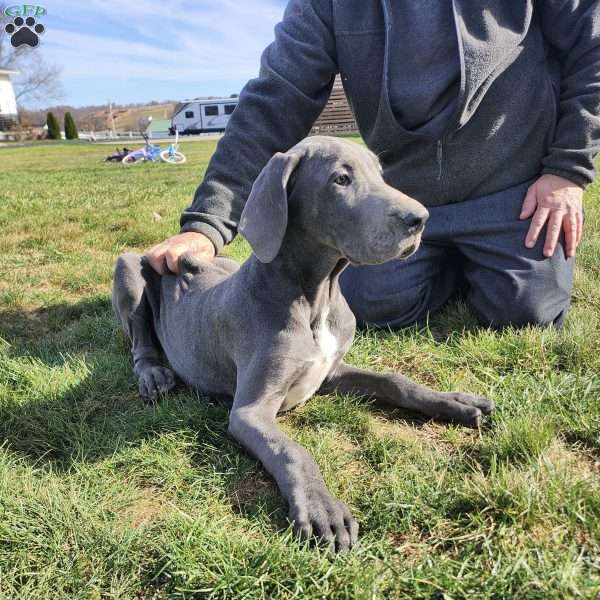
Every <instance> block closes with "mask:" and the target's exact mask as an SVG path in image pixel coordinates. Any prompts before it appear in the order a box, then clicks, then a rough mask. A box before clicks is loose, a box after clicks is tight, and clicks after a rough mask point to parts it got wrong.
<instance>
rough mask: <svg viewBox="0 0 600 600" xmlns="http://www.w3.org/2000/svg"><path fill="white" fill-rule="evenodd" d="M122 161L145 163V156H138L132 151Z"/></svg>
mask: <svg viewBox="0 0 600 600" xmlns="http://www.w3.org/2000/svg"><path fill="white" fill-rule="evenodd" d="M121 162H122V163H123V164H124V165H138V164H141V163H143V162H144V159H143V158H138V157H137V156H135V155H134V154H133V153H132V154H128V155H127V156H125V157H124V158H123V160H122V161H121Z"/></svg>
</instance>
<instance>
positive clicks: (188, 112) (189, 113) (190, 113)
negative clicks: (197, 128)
mask: <svg viewBox="0 0 600 600" xmlns="http://www.w3.org/2000/svg"><path fill="white" fill-rule="evenodd" d="M185 118H186V119H193V118H194V111H193V110H186V111H185Z"/></svg>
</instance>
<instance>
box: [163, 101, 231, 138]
mask: <svg viewBox="0 0 600 600" xmlns="http://www.w3.org/2000/svg"><path fill="white" fill-rule="evenodd" d="M237 104H238V97H237V96H231V97H229V98H194V99H193V100H184V101H183V102H180V103H179V104H178V105H177V106H176V107H175V110H174V112H173V117H172V118H171V128H170V129H169V133H170V134H171V135H174V134H175V129H177V130H178V131H179V133H180V134H182V135H190V134H193V133H218V132H220V131H225V126H226V125H227V122H228V121H229V117H230V116H231V115H232V113H233V111H234V110H235V107H236V106H237Z"/></svg>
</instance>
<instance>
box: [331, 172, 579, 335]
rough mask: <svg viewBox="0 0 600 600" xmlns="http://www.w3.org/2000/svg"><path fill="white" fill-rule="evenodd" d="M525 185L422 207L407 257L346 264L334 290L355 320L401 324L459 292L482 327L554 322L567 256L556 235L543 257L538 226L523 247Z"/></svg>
mask: <svg viewBox="0 0 600 600" xmlns="http://www.w3.org/2000/svg"><path fill="white" fill-rule="evenodd" d="M531 183H532V182H531V181H530V182H527V183H524V184H521V185H518V186H515V187H512V188H509V189H507V190H504V191H502V192H497V193H495V194H491V195H489V196H482V197H480V198H475V199H472V200H467V201H465V202H460V203H456V204H446V205H443V206H434V207H431V208H429V209H428V210H429V213H430V217H429V221H428V222H427V225H426V227H425V232H424V235H423V242H422V244H421V246H420V248H419V250H418V251H417V252H416V253H415V254H414V255H413V256H411V257H410V258H409V259H407V260H397V261H391V262H388V263H385V264H383V265H374V266H364V267H348V268H347V269H346V270H345V271H344V272H343V273H342V276H341V279H340V283H341V287H342V292H343V293H344V296H345V297H346V300H347V301H348V303H349V305H350V308H351V309H352V310H353V312H354V314H355V315H356V318H357V320H358V322H359V323H361V324H371V325H376V326H380V327H383V326H390V327H403V326H405V325H409V324H411V323H414V322H416V321H418V320H419V319H421V318H422V317H424V316H425V315H426V314H427V312H428V311H434V310H436V309H438V308H440V307H441V306H442V305H443V304H445V303H446V301H447V300H448V299H449V298H451V297H452V296H454V295H455V294H456V293H457V291H458V290H459V289H460V290H461V291H462V290H464V297H465V300H466V302H467V303H468V305H469V306H470V307H471V309H472V310H473V312H474V313H475V315H476V316H477V318H478V319H479V321H480V322H481V323H482V324H483V325H486V326H487V325H489V326H492V327H495V328H501V327H504V326H507V325H515V326H523V325H527V324H540V325H550V324H554V325H557V326H559V325H560V324H561V323H562V321H563V319H564V317H565V315H566V313H567V310H568V308H569V304H570V301H571V288H572V283H573V269H574V265H575V260H574V259H573V258H569V259H567V258H566V257H565V252H564V247H563V238H562V236H561V241H560V243H559V245H558V246H557V248H556V251H555V253H554V256H552V257H551V258H546V257H544V256H543V253H542V251H543V247H544V239H545V235H546V230H545V228H544V229H543V230H542V234H541V235H540V237H539V239H538V241H537V244H536V245H535V247H534V248H531V249H530V248H526V247H525V235H526V234H527V230H528V228H529V224H530V220H529V219H528V220H525V221H521V220H520V219H519V213H520V211H521V205H522V204H523V200H524V198H525V193H526V191H527V187H528V186H529V185H530V184H531Z"/></svg>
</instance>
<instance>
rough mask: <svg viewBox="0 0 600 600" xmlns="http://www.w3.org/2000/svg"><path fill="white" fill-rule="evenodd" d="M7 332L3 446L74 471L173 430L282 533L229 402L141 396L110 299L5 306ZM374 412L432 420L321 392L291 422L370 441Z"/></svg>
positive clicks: (239, 501) (192, 395)
mask: <svg viewBox="0 0 600 600" xmlns="http://www.w3.org/2000/svg"><path fill="white" fill-rule="evenodd" d="M0 336H1V337H2V338H4V339H5V340H6V341H7V342H8V343H9V346H8V347H6V348H4V349H2V348H0V362H1V363H2V373H0V386H4V388H5V389H11V391H12V393H10V394H4V398H5V399H4V400H3V401H0V445H4V447H6V448H7V449H8V450H10V451H11V452H14V453H16V454H17V455H18V456H20V457H22V458H23V459H25V461H26V462H28V463H29V464H31V465H34V466H35V467H36V468H42V469H51V470H53V471H55V472H70V471H73V470H77V468H78V467H79V466H80V465H81V464H82V463H90V462H97V461H102V460H105V459H111V457H116V458H115V459H114V460H116V463H118V461H119V460H120V459H119V458H118V457H119V456H120V455H121V454H120V453H121V452H122V451H125V453H127V450H128V449H131V448H137V447H139V446H140V445H141V444H143V443H144V442H150V443H152V442H154V441H158V440H159V438H161V437H162V436H168V435H174V436H176V437H178V438H179V437H180V438H182V439H186V440H190V441H191V444H189V445H188V446H187V448H188V449H187V450H186V452H187V453H188V454H189V456H190V459H191V464H192V465H193V466H194V468H198V469H205V470H207V471H209V472H214V473H219V474H220V476H221V477H222V480H223V492H224V493H225V495H226V496H227V497H228V498H229V501H230V502H231V505H232V507H233V509H234V510H235V511H236V512H238V513H239V514H242V515H245V516H248V517H251V518H252V517H255V516H258V515H264V514H269V515H270V516H271V520H272V523H273V527H274V528H275V529H277V530H281V531H282V530H284V529H286V527H287V522H286V520H285V510H284V502H283V500H282V499H281V498H280V496H279V494H278V492H277V489H276V486H275V484H274V482H273V481H272V480H271V478H270V477H269V476H268V475H267V474H266V472H264V471H263V470H262V469H261V468H260V466H259V465H258V463H257V462H256V461H255V460H254V459H252V458H250V457H248V456H247V455H246V454H245V452H244V451H243V450H242V449H241V448H240V446H239V445H238V444H237V443H235V442H233V441H232V440H230V439H229V438H228V437H227V434H226V431H227V424H228V413H229V406H230V405H229V402H227V401H224V400H222V399H216V398H206V397H203V396H200V395H199V394H198V393H196V392H195V391H193V390H190V389H187V388H185V387H184V386H182V385H180V386H179V387H178V388H177V389H176V390H175V391H174V393H171V394H169V396H168V397H166V398H164V399H162V400H161V401H160V402H159V403H158V404H157V405H156V406H146V405H144V404H143V403H142V402H141V401H140V400H139V398H138V394H137V383H136V381H135V378H134V376H133V374H132V371H131V359H130V355H129V345H128V342H127V340H126V339H125V337H124V336H123V335H122V333H121V332H120V331H119V330H118V328H117V325H116V321H115V319H114V317H113V314H112V308H111V304H110V299H109V298H108V297H106V296H101V297H92V298H89V299H86V300H83V301H81V302H78V303H74V304H69V303H63V304H56V305H52V306H48V307H45V308H41V309H39V310H32V311H27V310H16V309H15V310H7V311H4V312H2V313H0ZM0 390H1V387H0ZM368 412H373V413H374V414H377V416H378V417H379V418H380V419H382V418H385V419H389V420H390V421H403V422H405V423H408V424H409V425H410V426H412V427H415V428H421V427H422V426H423V424H424V423H426V421H427V420H426V419H424V418H423V417H422V416H420V415H418V414H415V413H411V412H408V411H400V410H397V409H395V410H381V407H379V406H374V405H373V406H372V405H369V404H367V405H365V403H363V402H359V401H358V400H352V399H347V398H338V397H336V398H335V399H333V398H321V399H318V398H317V399H315V400H314V401H313V403H308V404H307V406H306V407H305V409H304V410H303V411H295V412H294V414H292V415H291V416H290V421H291V423H293V424H294V426H296V427H299V428H302V427H320V426H325V427H339V428H341V429H342V430H344V431H345V432H346V433H348V434H350V435H351V436H352V437H353V438H354V439H355V440H356V441H357V442H358V443H361V442H364V441H365V440H366V437H367V435H368V434H369V431H368V425H367V413H368ZM116 463H115V464H116ZM117 468H119V467H118V465H117ZM123 468H126V467H125V465H123ZM142 472H143V469H142Z"/></svg>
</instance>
